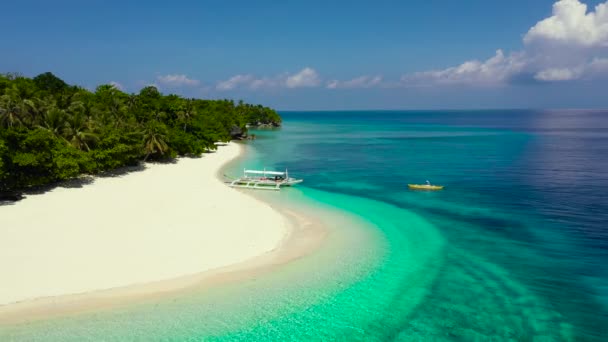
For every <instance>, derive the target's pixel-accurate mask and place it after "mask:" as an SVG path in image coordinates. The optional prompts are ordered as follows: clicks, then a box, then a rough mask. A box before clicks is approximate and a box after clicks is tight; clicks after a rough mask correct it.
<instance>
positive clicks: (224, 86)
mask: <svg viewBox="0 0 608 342" xmlns="http://www.w3.org/2000/svg"><path fill="white" fill-rule="evenodd" d="M252 81H254V77H253V76H252V75H236V76H232V77H230V78H229V79H227V80H225V81H221V82H218V84H217V85H216V88H217V89H218V90H232V89H234V88H236V87H238V86H240V85H243V84H250V83H251V82H252Z"/></svg>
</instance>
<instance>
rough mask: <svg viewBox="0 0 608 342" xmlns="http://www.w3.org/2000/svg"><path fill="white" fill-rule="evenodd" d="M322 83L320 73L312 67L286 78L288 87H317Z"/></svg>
mask: <svg viewBox="0 0 608 342" xmlns="http://www.w3.org/2000/svg"><path fill="white" fill-rule="evenodd" d="M320 83H321V79H320V78H319V74H318V73H317V72H316V71H315V70H314V69H312V68H308V67H306V68H304V69H302V70H300V72H298V73H296V74H294V75H291V76H288V77H287V79H286V80H285V85H287V88H300V87H316V86H318V85H319V84H320Z"/></svg>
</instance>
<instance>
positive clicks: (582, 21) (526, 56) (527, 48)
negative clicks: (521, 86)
mask: <svg viewBox="0 0 608 342" xmlns="http://www.w3.org/2000/svg"><path fill="white" fill-rule="evenodd" d="M523 41H524V49H523V50H521V51H518V52H514V53H510V54H509V55H505V54H504V53H503V52H502V50H498V51H497V52H496V54H495V55H494V56H493V57H492V58H490V59H488V60H485V61H479V60H471V61H467V62H465V63H462V64H460V65H458V66H454V67H449V68H446V69H441V70H431V71H424V72H417V73H412V74H407V75H404V76H403V77H402V78H401V82H402V84H403V85H410V84H414V85H420V84H423V85H425V84H472V85H488V84H495V85H499V84H505V83H509V82H511V81H513V80H523V79H528V80H535V81H537V82H558V81H562V82H563V81H572V80H577V79H595V78H599V77H605V76H606V74H607V73H608V59H606V58H602V55H603V56H605V55H606V53H607V49H606V48H608V1H606V2H605V3H602V4H600V5H597V6H596V7H595V10H594V11H591V12H587V5H585V4H583V3H581V2H580V1H579V0H559V1H557V2H556V3H555V4H554V5H553V13H552V15H551V16H550V17H549V18H546V19H543V20H541V21H539V22H538V23H536V24H535V25H534V26H533V27H532V28H530V29H529V30H528V32H527V33H526V35H525V36H524V38H523Z"/></svg>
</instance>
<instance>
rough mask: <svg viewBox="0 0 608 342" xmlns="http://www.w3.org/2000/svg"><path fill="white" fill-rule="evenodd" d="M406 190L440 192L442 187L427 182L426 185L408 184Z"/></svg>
mask: <svg viewBox="0 0 608 342" xmlns="http://www.w3.org/2000/svg"><path fill="white" fill-rule="evenodd" d="M407 187H408V188H410V189H412V190H442V189H443V185H433V184H431V183H430V182H429V181H428V180H427V181H426V184H408V185H407Z"/></svg>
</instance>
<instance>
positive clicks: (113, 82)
mask: <svg viewBox="0 0 608 342" xmlns="http://www.w3.org/2000/svg"><path fill="white" fill-rule="evenodd" d="M110 85H111V86H113V87H114V88H116V89H118V90H125V87H123V86H122V84H120V83H118V82H116V81H112V82H110Z"/></svg>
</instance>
